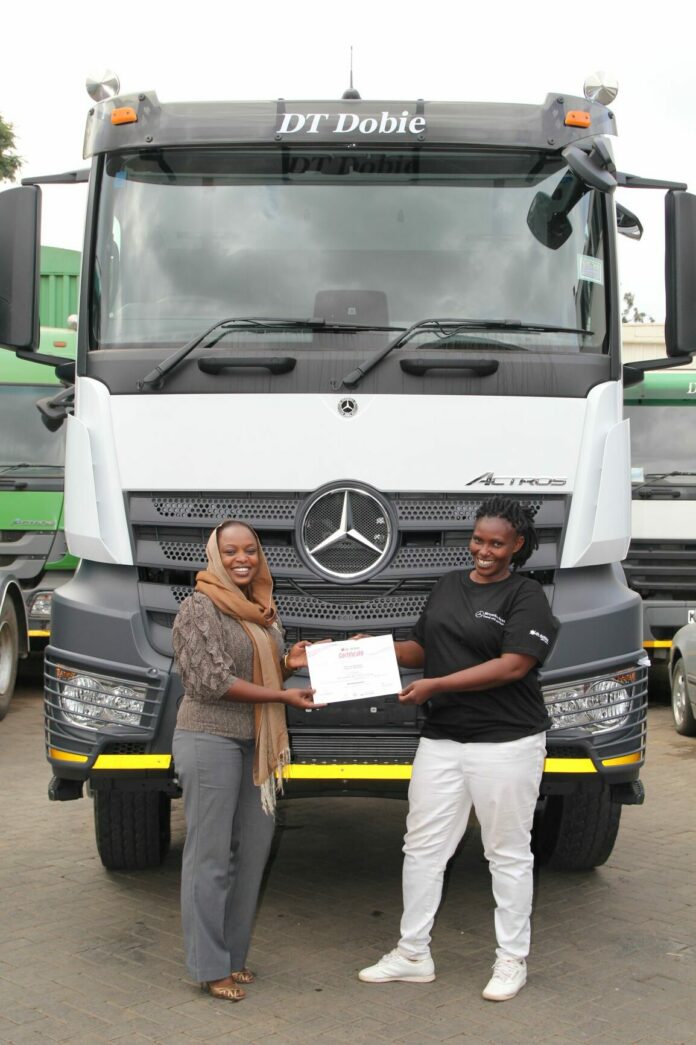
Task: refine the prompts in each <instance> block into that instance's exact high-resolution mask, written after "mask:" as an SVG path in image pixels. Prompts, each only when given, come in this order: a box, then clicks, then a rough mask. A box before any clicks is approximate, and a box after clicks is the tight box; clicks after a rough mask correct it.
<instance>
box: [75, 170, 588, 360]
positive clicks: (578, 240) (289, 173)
mask: <svg viewBox="0 0 696 1045" xmlns="http://www.w3.org/2000/svg"><path fill="white" fill-rule="evenodd" d="M348 160H350V162H348ZM320 161H321V162H320ZM564 176H567V168H565V167H564V166H562V165H560V166H559V163H558V158H557V157H555V158H554V157H550V156H546V155H544V154H537V153H531V152H522V151H516V152H514V153H512V152H511V153H496V152H495V151H493V150H489V151H488V152H471V151H469V152H462V153H457V154H455V153H432V154H426V155H422V154H421V155H419V156H418V157H417V158H416V157H414V153H412V152H410V153H390V154H386V153H382V154H379V153H373V152H371V153H368V152H364V151H362V152H360V151H356V152H354V153H351V154H350V155H349V154H347V153H344V154H338V153H336V152H335V150H334V151H333V152H330V153H329V152H327V153H325V154H322V155H321V156H317V155H314V154H307V153H302V152H300V153H297V154H291V155H290V156H286V155H284V154H282V153H280V152H279V151H276V150H265V151H263V150H256V151H251V150H236V151H233V150H221V149H219V150H213V149H201V150H198V151H195V152H194V151H191V152H186V151H183V150H170V151H166V150H163V151H162V152H161V153H157V154H145V153H143V154H133V155H125V156H118V157H110V158H109V159H108V160H107V162H106V164H105V173H104V181H103V187H102V193H101V204H100V217H99V228H98V246H97V258H96V266H95V270H96V279H95V284H94V287H93V302H92V336H93V347H115V346H119V347H120V346H128V345H139V344H149V345H152V344H164V345H176V343H181V342H183V341H185V340H187V339H188V338H190V337H191V336H192V335H194V334H196V333H197V332H199V331H200V330H202V329H205V328H206V326H208V325H210V324H212V323H214V322H216V321H217V320H218V319H219V317H220V316H225V315H251V316H254V315H263V316H271V317H272V316H286V317H303V316H304V317H306V316H314V317H317V318H325V319H327V320H328V321H330V322H333V323H339V322H344V323H345V322H347V323H358V324H366V325H378V326H387V325H396V326H403V327H408V326H410V325H411V324H412V323H414V322H416V321H417V320H418V319H420V318H422V317H423V316H427V315H433V316H462V317H467V316H473V317H486V318H492V319H496V320H504V319H515V320H518V321H521V322H522V323H523V324H537V325H539V324H543V325H548V326H556V327H566V328H580V329H581V330H585V331H592V333H591V334H590V333H588V334H586V335H582V334H580V335H576V334H559V333H548V334H544V333H539V332H536V333H535V334H534V335H533V336H531V337H530V336H529V335H527V336H525V335H522V334H519V335H516V336H517V337H519V339H520V344H521V345H523V346H524V347H526V348H528V349H529V348H533V349H536V350H538V351H542V352H544V351H563V352H576V351H578V350H582V351H593V352H598V351H602V350H603V346H604V341H605V331H606V318H605V311H606V291H605V274H604V273H605V264H604V236H603V218H602V213H601V202H600V200H599V199H598V198H597V197H596V196H595V194H594V193H592V192H588V193H587V194H585V195H583V196H582V197H581V198H580V199H579V200H577V202H576V203H574V205H573V207H572V209H571V210H570V211H569V213H568V215H567V222H568V230H567V231H568V235H567V238H566V239H565V240H564V242H563V243H562V244H561V245H559V246H555V247H553V248H552V247H549V246H548V245H545V244H544V243H543V242H540V240H539V238H538V236H536V235H534V234H532V231H531V230H530V227H529V224H528V217H529V213H530V208H532V205H533V202H534V200H535V199H536V198H537V194H538V193H539V192H543V193H546V194H547V195H549V196H551V195H552V194H553V192H554V191H555V189H556V188H557V187H558V185H559V184H560V183H561V181H562V179H563V178H564ZM273 336H277V335H271V338H272V337H273ZM292 336H293V339H294V340H299V341H300V342H301V341H302V340H304V341H305V342H307V343H313V342H314V341H315V340H316V334H312V333H311V332H301V331H298V332H295V333H293V335H292ZM506 337H508V338H509V332H506ZM286 339H287V338H286ZM357 351H364V343H363V345H362V346H361V347H358V348H357Z"/></svg>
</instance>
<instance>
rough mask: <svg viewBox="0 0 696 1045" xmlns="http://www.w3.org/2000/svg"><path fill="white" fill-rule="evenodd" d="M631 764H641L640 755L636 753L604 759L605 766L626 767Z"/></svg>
mask: <svg viewBox="0 0 696 1045" xmlns="http://www.w3.org/2000/svg"><path fill="white" fill-rule="evenodd" d="M629 762H640V755H639V754H638V752H637V751H636V752H635V753H634V754H632V755H619V756H618V757H617V758H603V759H602V765H603V766H625V765H627V764H628V763H629Z"/></svg>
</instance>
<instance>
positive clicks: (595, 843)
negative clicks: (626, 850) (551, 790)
mask: <svg viewBox="0 0 696 1045" xmlns="http://www.w3.org/2000/svg"><path fill="white" fill-rule="evenodd" d="M620 820H621V806H620V805H618V804H617V803H615V802H612V801H611V797H610V794H609V791H608V790H604V791H601V792H600V793H599V794H592V793H590V794H583V793H580V794H577V795H549V796H548V797H547V798H546V802H545V805H544V808H543V810H542V811H541V813H540V814H538V815H537V817H536V818H535V821H534V831H533V835H532V848H533V850H534V854H535V856H536V857H537V860H538V862H539V863H540V864H543V865H545V866H546V867H550V868H553V869H554V870H558V871H591V870H592V868H593V867H599V866H600V864H603V863H605V861H606V860H608V859H609V856H610V855H611V851H612V849H613V848H614V842H615V841H616V836H617V834H618V831H619V822H620Z"/></svg>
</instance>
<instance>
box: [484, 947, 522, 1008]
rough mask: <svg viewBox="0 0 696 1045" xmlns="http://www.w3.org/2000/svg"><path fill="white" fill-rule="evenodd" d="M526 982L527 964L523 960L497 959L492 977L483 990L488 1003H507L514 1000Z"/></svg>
mask: <svg viewBox="0 0 696 1045" xmlns="http://www.w3.org/2000/svg"><path fill="white" fill-rule="evenodd" d="M526 982H527V963H526V961H525V960H524V958H497V959H496V962H495V965H494V966H493V975H492V976H491V978H490V980H489V981H488V983H487V984H486V986H485V987H484V988H483V997H484V998H486V999H487V1000H488V1001H507V1000H508V999H509V998H514V997H515V995H516V994H517V992H518V991H520V990H522V988H523V987H524V985H525V983H526Z"/></svg>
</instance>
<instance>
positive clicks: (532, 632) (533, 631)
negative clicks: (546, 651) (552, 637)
mask: <svg viewBox="0 0 696 1045" xmlns="http://www.w3.org/2000/svg"><path fill="white" fill-rule="evenodd" d="M529 634H530V635H535V636H536V637H537V638H538V639H541V641H542V642H545V643H546V645H547V646H548V644H549V640H548V639H547V637H546V635H542V634H541V632H540V631H535V630H534V628H530V631H529Z"/></svg>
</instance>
